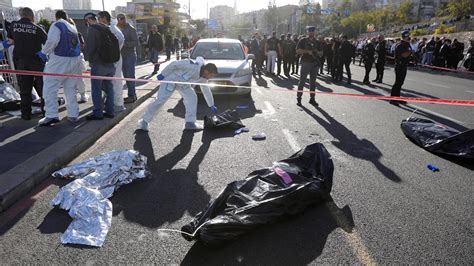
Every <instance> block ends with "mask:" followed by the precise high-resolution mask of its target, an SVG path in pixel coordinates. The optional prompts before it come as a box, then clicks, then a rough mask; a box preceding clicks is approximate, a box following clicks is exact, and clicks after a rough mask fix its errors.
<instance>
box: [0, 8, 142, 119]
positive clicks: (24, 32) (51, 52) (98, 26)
mask: <svg viewBox="0 0 474 266" xmlns="http://www.w3.org/2000/svg"><path fill="white" fill-rule="evenodd" d="M20 17H21V19H20V20H18V21H14V22H12V23H11V25H10V27H9V28H8V29H7V31H8V35H7V36H8V39H7V40H4V41H3V42H2V44H3V47H4V48H7V49H8V48H9V47H10V46H14V47H13V62H14V65H15V69H17V70H27V71H36V72H47V73H56V74H64V75H65V76H49V75H45V76H38V75H17V79H18V85H19V89H20V96H21V118H22V119H24V120H31V118H32V113H31V111H32V96H31V95H32V92H33V90H36V92H37V93H38V95H39V96H40V97H41V104H40V105H41V109H42V113H43V115H44V118H42V119H40V120H39V126H51V125H54V124H56V123H59V121H60V119H59V114H58V108H59V106H58V91H59V89H60V88H61V87H62V88H63V89H64V94H65V98H66V108H67V115H68V120H69V121H71V122H76V121H77V120H78V116H79V106H78V104H79V103H83V102H87V101H88V99H89V97H88V95H87V94H86V92H85V81H84V79H82V78H74V77H67V74H73V75H81V74H82V73H83V71H84V70H86V67H87V63H86V60H87V61H88V65H89V67H90V71H91V75H92V76H104V77H122V75H123V77H125V78H132V79H134V78H135V65H136V61H137V53H136V47H137V45H138V36H137V31H136V29H135V28H134V27H133V26H132V25H130V24H129V23H128V22H127V18H126V16H125V15H124V14H118V15H117V18H116V19H113V18H112V17H111V15H110V14H109V13H108V12H107V11H102V12H99V13H97V14H94V13H87V14H85V15H84V21H85V23H86V24H87V27H88V29H87V38H86V39H85V40H84V38H83V37H82V35H81V34H80V33H79V32H78V31H77V28H76V26H75V24H74V21H73V20H72V19H70V18H69V17H68V15H67V13H66V12H65V11H63V10H58V11H57V12H56V14H55V17H56V21H55V22H54V23H53V24H52V25H51V27H50V29H49V31H48V33H46V32H45V30H44V29H43V28H42V27H40V26H38V25H37V24H35V15H34V12H33V10H31V9H30V8H28V7H24V8H21V9H20ZM90 82H91V96H92V103H93V111H92V113H91V114H90V115H88V116H86V119H87V120H102V119H104V117H107V118H112V117H114V115H115V113H116V112H121V111H123V110H125V107H124V103H132V102H134V101H136V99H137V95H136V88H135V82H134V81H127V82H126V86H127V91H128V97H126V98H125V99H124V98H123V93H122V89H123V83H122V81H120V80H114V81H112V80H103V79H91V80H90ZM103 92H104V93H105V101H104V95H103ZM77 93H79V94H80V95H81V97H80V100H79V101H77Z"/></svg>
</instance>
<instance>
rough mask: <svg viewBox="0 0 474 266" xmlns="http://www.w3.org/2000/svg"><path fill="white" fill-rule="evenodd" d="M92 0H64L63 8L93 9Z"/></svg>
mask: <svg viewBox="0 0 474 266" xmlns="http://www.w3.org/2000/svg"><path fill="white" fill-rule="evenodd" d="M91 8H92V1H91V0H63V9H69V10H74V9H91Z"/></svg>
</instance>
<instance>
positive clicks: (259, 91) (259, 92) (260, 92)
mask: <svg viewBox="0 0 474 266" xmlns="http://www.w3.org/2000/svg"><path fill="white" fill-rule="evenodd" d="M253 90H254V91H256V92H257V93H258V94H260V95H263V92H262V91H261V90H260V89H259V88H254V89H253Z"/></svg>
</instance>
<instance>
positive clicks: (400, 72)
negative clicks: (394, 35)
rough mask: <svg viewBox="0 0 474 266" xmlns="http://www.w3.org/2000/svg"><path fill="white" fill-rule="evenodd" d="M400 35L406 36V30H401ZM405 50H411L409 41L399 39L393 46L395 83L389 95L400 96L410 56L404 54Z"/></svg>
mask: <svg viewBox="0 0 474 266" xmlns="http://www.w3.org/2000/svg"><path fill="white" fill-rule="evenodd" d="M402 37H408V32H403V34H402ZM407 52H411V47H410V42H408V41H405V40H403V39H402V40H401V41H400V42H399V43H398V44H397V45H396V46H395V83H394V84H393V86H392V92H391V96H400V90H401V89H402V86H403V83H404V82H405V77H406V75H407V65H408V62H409V61H410V56H409V55H408V56H404V54H405V55H406V54H407ZM400 102H401V101H390V103H392V104H393V103H400Z"/></svg>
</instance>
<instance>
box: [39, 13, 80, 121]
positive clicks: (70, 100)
mask: <svg viewBox="0 0 474 266" xmlns="http://www.w3.org/2000/svg"><path fill="white" fill-rule="evenodd" d="M56 23H64V24H65V25H66V26H67V28H68V29H69V30H70V31H71V32H74V33H76V34H77V29H76V27H74V26H73V25H71V24H69V23H68V22H67V21H65V20H64V19H59V20H58V21H56V22H54V23H53V24H52V25H51V27H50V29H49V32H48V39H47V40H46V43H45V44H44V46H43V49H42V52H43V53H44V54H46V55H49V60H48V62H47V63H46V66H45V68H44V72H48V73H58V74H76V75H80V74H81V69H82V62H81V57H80V55H78V56H76V57H65V56H57V55H55V53H54V49H55V48H56V47H57V46H58V44H59V40H60V37H61V30H60V29H59V28H58V27H56V26H55V24H56ZM77 82H78V78H69V77H52V76H44V77H43V83H44V85H43V98H44V103H45V105H44V110H45V112H46V115H45V117H47V118H58V117H59V113H58V108H59V105H58V91H59V87H60V86H61V85H62V86H63V87H64V94H65V96H66V108H67V116H68V117H74V118H77V117H78V116H79V105H78V103H77V99H76V85H77Z"/></svg>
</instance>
